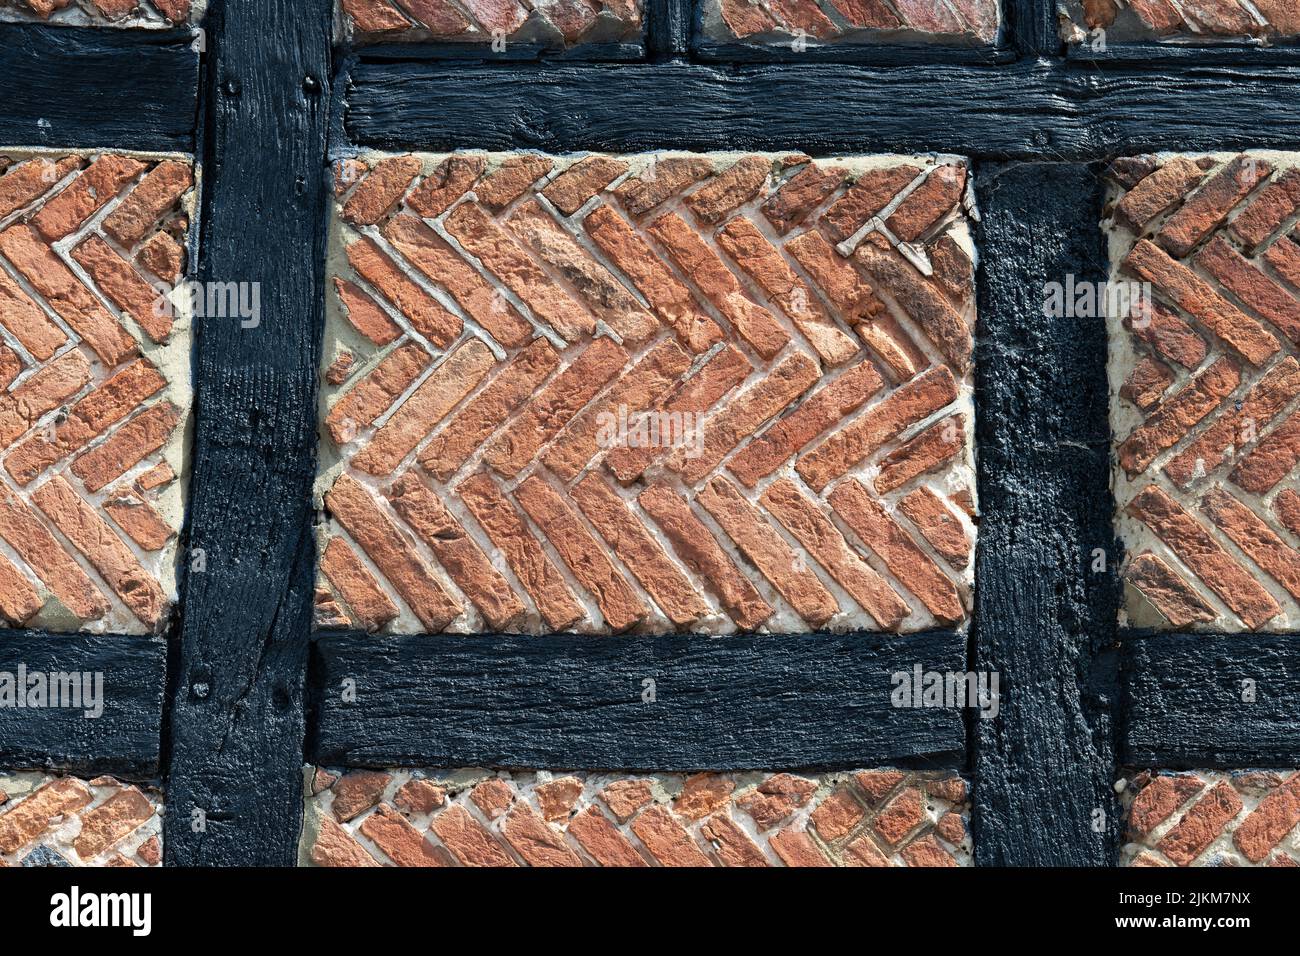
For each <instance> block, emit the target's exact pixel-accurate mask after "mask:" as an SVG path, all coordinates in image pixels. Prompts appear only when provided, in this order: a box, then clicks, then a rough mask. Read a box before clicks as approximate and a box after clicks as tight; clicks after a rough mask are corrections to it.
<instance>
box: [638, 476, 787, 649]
mask: <svg viewBox="0 0 1300 956" xmlns="http://www.w3.org/2000/svg"><path fill="white" fill-rule="evenodd" d="M637 501H639V502H640V504H641V507H642V508H644V509H645V511H646V513H647V514H649V515H650V517H651V518H652V519H653V520H654V522H655V524H657V525H659V527H660V529H661V530H662V531H663V532H664V534H665V535H666V536H667V538H668V540H669V542H670V543H671V544H672V546H673V550H674V551H675V552H676V553H677V556H678V557H679V558H680V559H681V561H682V563H683V564H685V565H686V567H687V568H689V569H690V570H691V571H692V572H693V573H694V574H696V575H698V576H700V577H702V578H703V579H704V580H705V581H706V582H707V583H708V585H709V587H710V588H711V589H712V590H713V591H714V593H715V594H716V595H717V596H718V599H719V600H720V601H721V603H722V606H723V607H724V608H725V609H726V611H727V613H728V614H730V615H731V617H732V618H733V619H734V620H735V621H736V623H737V625H739V626H740V627H741V628H742V629H744V630H753V629H755V628H757V627H758V626H759V625H760V624H762V623H763V622H764V621H766V620H767V619H768V618H769V617H771V616H772V615H773V614H774V613H776V611H775V609H774V608H773V607H772V606H771V605H769V604H768V603H767V602H766V601H764V600H763V598H762V596H761V595H760V594H759V593H758V591H757V590H756V589H755V588H754V585H753V584H751V583H750V581H749V579H748V578H746V577H745V576H744V575H743V574H742V573H741V572H740V569H739V568H737V567H736V565H735V564H734V563H733V562H732V560H731V558H729V557H727V555H726V553H725V552H724V551H723V550H722V548H721V547H719V546H718V542H717V540H716V539H715V538H714V537H713V535H712V534H711V533H710V531H709V529H708V528H706V527H705V526H704V525H703V524H702V523H701V522H700V520H699V519H698V518H696V517H695V515H694V514H692V513H691V509H690V506H689V505H688V504H687V503H686V501H685V499H683V498H682V497H681V496H680V495H678V494H677V493H676V492H674V491H673V490H672V489H670V488H669V487H667V486H666V485H662V484H653V485H651V486H650V487H649V488H647V489H646V490H645V491H643V492H641V494H640V495H639V496H638V498H637Z"/></svg>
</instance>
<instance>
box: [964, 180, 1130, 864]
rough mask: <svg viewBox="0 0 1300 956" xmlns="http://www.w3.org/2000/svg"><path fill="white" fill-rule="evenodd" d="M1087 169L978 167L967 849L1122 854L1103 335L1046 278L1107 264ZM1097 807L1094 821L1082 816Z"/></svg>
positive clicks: (1101, 860) (1099, 275)
mask: <svg viewBox="0 0 1300 956" xmlns="http://www.w3.org/2000/svg"><path fill="white" fill-rule="evenodd" d="M1098 172H1099V170H1098V169H1097V168H1095V167H1088V166H1078V165H1066V164H1015V165H1008V166H1001V165H989V166H982V167H980V168H977V170H976V172H975V182H976V184H977V189H978V195H979V204H980V211H981V214H982V217H983V221H982V223H981V228H980V229H979V230H978V241H979V248H980V249H981V251H982V254H981V258H980V268H979V275H978V281H979V297H980V319H979V326H978V330H977V342H978V345H977V355H976V396H975V404H976V408H978V409H979V416H978V420H977V425H976V438H977V441H978V446H979V449H980V455H979V490H980V505H981V519H980V540H979V546H978V550H977V556H976V561H977V564H976V580H977V581H978V582H979V586H978V587H977V588H976V591H975V595H976V602H977V603H976V621H977V625H976V627H977V630H976V635H975V653H976V662H975V667H976V668H977V669H978V670H992V671H996V672H998V673H999V674H1000V675H1001V693H1002V708H1001V713H1000V714H999V716H998V717H997V718H996V719H993V720H979V721H976V724H977V726H976V738H975V739H976V755H975V769H976V775H977V779H978V781H979V782H978V785H977V786H976V788H975V811H974V839H975V853H976V858H977V861H978V862H979V863H981V864H984V865H1005V866H1108V865H1111V863H1112V861H1113V860H1114V858H1115V853H1116V852H1117V850H1118V842H1119V841H1118V838H1119V832H1120V826H1119V817H1118V812H1117V811H1118V808H1117V806H1116V802H1115V795H1114V791H1113V790H1112V788H1111V785H1112V783H1113V782H1114V779H1115V776H1114V773H1115V753H1114V750H1115V744H1114V739H1113V737H1114V731H1113V717H1112V714H1111V708H1112V706H1113V703H1114V699H1115V696H1116V693H1117V675H1116V670H1115V660H1114V655H1113V654H1111V653H1110V652H1109V650H1108V649H1109V648H1111V647H1112V646H1113V644H1114V641H1115V627H1116V620H1117V607H1118V604H1117V602H1118V587H1117V584H1116V578H1115V575H1114V572H1113V570H1110V571H1108V572H1107V573H1103V574H1093V573H1092V572H1091V570H1090V564H1091V561H1092V560H1093V552H1094V549H1097V548H1101V549H1103V550H1104V551H1105V553H1106V554H1107V555H1108V565H1110V566H1113V565H1114V563H1115V562H1116V561H1117V560H1118V556H1119V554H1120V550H1119V544H1118V542H1117V541H1116V540H1115V538H1114V533H1113V531H1112V528H1111V514H1112V512H1113V510H1114V502H1113V501H1112V499H1111V494H1110V480H1109V479H1110V474H1109V446H1110V429H1109V424H1108V421H1107V385H1106V367H1105V365H1106V345H1107V343H1106V332H1105V328H1104V324H1103V323H1102V322H1101V321H1100V320H1097V321H1093V322H1084V321H1081V320H1076V319H1050V318H1047V317H1045V316H1044V314H1043V286H1044V284H1045V283H1046V282H1050V281H1063V279H1064V277H1065V276H1066V275H1068V274H1071V273H1073V274H1074V275H1075V276H1076V277H1077V281H1099V280H1101V279H1103V278H1104V277H1105V275H1106V271H1105V263H1106V251H1105V245H1104V241H1103V237H1102V235H1101V232H1100V230H1098V229H1096V228H1095V226H1094V224H1095V223H1096V222H1098V221H1099V219H1100V214H1101V195H1100V193H1101V187H1100V181H1099V179H1098V178H1097V174H1098ZM1096 810H1101V811H1102V812H1104V813H1105V820H1106V828H1105V829H1104V831H1103V832H1101V833H1098V832H1094V830H1093V829H1092V820H1093V813H1094V811H1096Z"/></svg>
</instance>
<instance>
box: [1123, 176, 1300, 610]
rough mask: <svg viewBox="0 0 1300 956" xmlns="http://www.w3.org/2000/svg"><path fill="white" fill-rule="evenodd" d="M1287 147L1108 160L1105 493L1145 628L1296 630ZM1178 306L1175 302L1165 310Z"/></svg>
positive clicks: (1295, 195) (1299, 180)
mask: <svg viewBox="0 0 1300 956" xmlns="http://www.w3.org/2000/svg"><path fill="white" fill-rule="evenodd" d="M1297 158H1298V157H1296V156H1292V155H1285V154H1263V153H1260V154H1256V153H1249V154H1241V155H1233V154H1223V155H1215V156H1163V157H1151V156H1144V157H1137V158H1133V159H1128V160H1123V161H1121V162H1119V163H1116V164H1115V166H1114V167H1112V171H1111V176H1112V177H1113V179H1114V183H1115V187H1114V188H1115V193H1114V197H1113V202H1112V203H1111V205H1110V207H1109V211H1110V219H1109V220H1108V222H1107V226H1108V228H1109V229H1110V230H1111V248H1112V253H1113V260H1114V262H1115V264H1116V271H1115V275H1114V279H1115V281H1116V282H1124V281H1139V282H1145V283H1149V284H1150V287H1151V289H1152V290H1153V292H1154V299H1153V301H1152V304H1151V307H1150V309H1149V313H1150V314H1149V315H1148V314H1146V313H1145V311H1141V310H1140V309H1139V308H1135V309H1133V313H1134V314H1132V315H1129V316H1128V317H1124V316H1120V315H1116V316H1112V317H1111V319H1110V325H1111V334H1112V351H1111V363H1110V372H1111V383H1112V389H1113V395H1112V416H1111V418H1112V424H1113V428H1114V434H1115V440H1116V459H1117V464H1116V475H1115V494H1116V500H1117V505H1118V507H1119V517H1118V523H1119V530H1120V533H1121V535H1122V537H1123V538H1124V541H1125V543H1126V546H1127V549H1128V552H1129V563H1128V566H1127V570H1126V573H1125V580H1126V582H1127V583H1128V585H1129V591H1128V599H1127V602H1126V608H1127V619H1128V621H1129V622H1131V623H1133V624H1137V625H1140V626H1159V627H1173V628H1198V629H1205V630H1211V629H1214V630H1223V629H1226V630H1268V631H1271V630H1292V629H1294V628H1295V627H1296V625H1297V623H1300V617H1298V616H1297V615H1300V605H1297V603H1296V602H1297V599H1298V598H1300V552H1297V551H1296V543H1297V541H1300V494H1297V490H1296V489H1297V476H1296V475H1295V474H1294V469H1295V466H1296V464H1297V463H1298V462H1300V439H1297V435H1300V415H1297V414H1296V413H1295V408H1294V406H1295V398H1296V396H1297V394H1298V393H1300V363H1298V362H1297V358H1296V350H1297V344H1298V343H1300V244H1297V242H1296V241H1295V239H1294V237H1293V235H1291V234H1290V229H1291V226H1292V224H1293V221H1294V218H1295V216H1296V214H1297V213H1300V169H1296V168H1295V164H1296V159H1297ZM1174 307H1176V308H1174Z"/></svg>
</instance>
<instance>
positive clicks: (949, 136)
mask: <svg viewBox="0 0 1300 956" xmlns="http://www.w3.org/2000/svg"><path fill="white" fill-rule="evenodd" d="M350 84H351V85H350V90H349V95H348V107H349V108H348V113H347V116H346V119H345V124H344V125H345V129H346V130H347V133H348V135H349V137H350V138H351V139H352V140H353V141H354V142H355V143H356V144H357V145H360V146H373V147H381V148H389V149H450V148H456V147H464V148H473V147H477V148H488V149H518V148H533V149H544V150H560V151H563V150H572V149H583V148H585V149H607V150H614V151H627V150H649V149H667V148H673V149H771V150H784V149H796V148H797V149H803V150H805V151H807V152H810V153H812V154H815V155H834V154H839V153H849V152H882V151H883V152H907V151H928V150H937V151H947V152H955V153H961V154H963V155H968V156H974V157H977V158H982V159H1026V160H1044V159H1048V160H1078V161H1091V160H1097V159H1102V158H1107V157H1112V156H1116V155H1120V154H1124V153H1141V152H1147V151H1151V150H1161V149H1180V150H1200V149H1205V150H1211V149H1232V148H1245V147H1277V148H1292V147H1294V145H1295V143H1296V142H1300V110H1296V109H1295V103H1296V102H1300V68H1293V67H1275V68H1267V69H1265V68H1250V69H1247V68H1228V67H1197V68H1189V69H1187V70H1182V71H1178V72H1176V73H1173V74H1158V75H1153V74H1152V73H1151V72H1150V71H1147V70H1143V69H1139V68H1114V69H1110V68H1107V69H1100V68H1098V67H1096V66H1093V65H1086V64H1062V63H1060V62H1059V61H1033V62H1022V63H1017V64H1014V65H1011V66H1006V67H999V68H986V67H974V66H943V67H934V66H910V67H901V66H899V67H862V66H845V65H830V64H802V65H792V64H778V65H768V66H744V67H731V68H722V67H716V66H707V65H702V64H693V63H682V62H672V63H663V64H640V65H638V64H622V65H612V64H607V65H601V64H589V65H584V66H579V65H576V64H563V65H561V64H553V65H541V66H539V65H528V66H520V67H514V68H511V67H509V66H506V65H498V66H497V67H495V68H488V67H484V68H483V69H482V70H481V71H479V72H477V73H476V74H475V78H474V82H472V83H467V82H465V74H464V71H463V70H461V69H459V68H457V67H455V66H449V67H433V66H430V65H428V64H419V65H416V64H409V63H394V64H379V63H362V64H359V65H358V66H357V68H356V70H355V71H354V72H353V73H352V76H351V78H350Z"/></svg>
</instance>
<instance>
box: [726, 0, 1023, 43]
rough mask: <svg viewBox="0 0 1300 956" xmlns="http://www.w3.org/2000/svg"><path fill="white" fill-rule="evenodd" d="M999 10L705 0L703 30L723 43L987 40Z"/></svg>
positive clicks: (968, 2) (972, 3)
mask: <svg viewBox="0 0 1300 956" xmlns="http://www.w3.org/2000/svg"><path fill="white" fill-rule="evenodd" d="M998 10H999V8H998V4H997V3H996V2H992V0H954V2H953V4H952V5H951V6H946V5H936V4H933V3H929V2H926V0H893V3H892V4H886V3H884V2H883V0H705V2H704V5H703V11H704V12H703V19H704V27H705V31H706V35H707V36H708V37H709V38H710V39H713V40H717V41H721V42H728V41H729V42H735V41H746V42H749V43H753V44H762V45H767V44H777V43H780V44H782V45H789V43H790V40H791V38H792V37H810V38H813V39H815V40H816V41H818V42H819V43H823V44H832V45H856V44H869V43H894V42H899V41H900V36H899V34H900V31H905V32H904V33H903V36H906V37H907V38H908V39H909V40H910V41H911V42H917V40H918V39H919V40H920V41H922V42H930V43H943V44H948V43H976V44H988V43H992V42H993V41H994V40H996V39H997V35H998V23H999V17H998ZM831 13H833V14H834V17H832V16H829V15H828V14H831ZM841 22H842V23H843V24H844V26H841V25H840V24H841Z"/></svg>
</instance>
